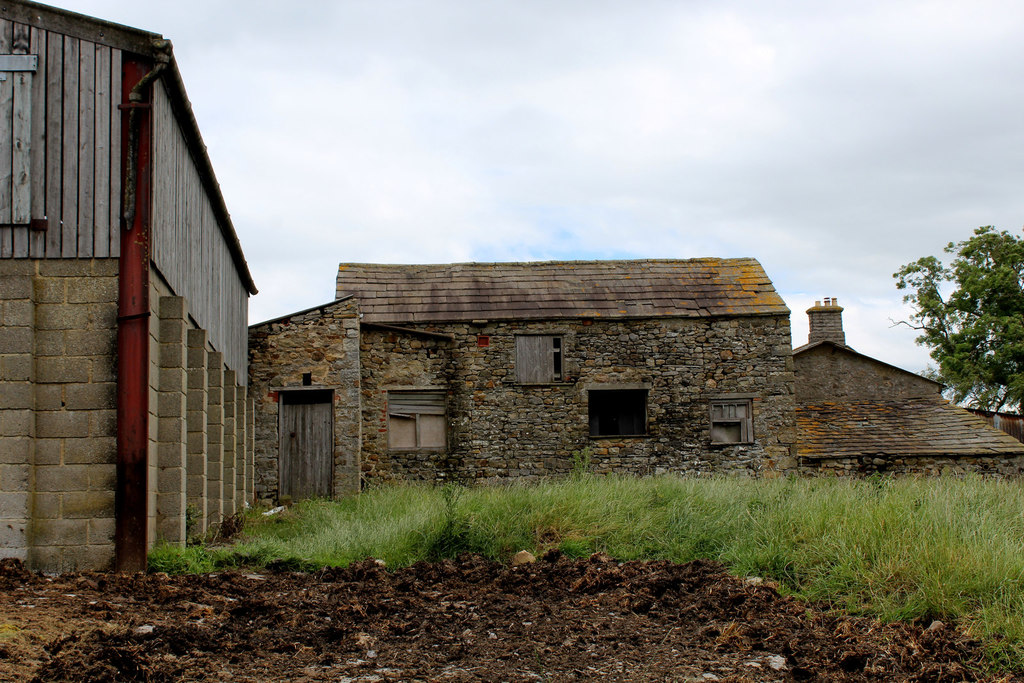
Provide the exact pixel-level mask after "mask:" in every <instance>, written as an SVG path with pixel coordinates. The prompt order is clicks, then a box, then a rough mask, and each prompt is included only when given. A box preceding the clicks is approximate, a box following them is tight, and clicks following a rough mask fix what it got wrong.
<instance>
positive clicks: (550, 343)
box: [516, 334, 562, 384]
mask: <svg viewBox="0 0 1024 683" xmlns="http://www.w3.org/2000/svg"><path fill="white" fill-rule="evenodd" d="M516 381H517V382H519V383H520V384H548V383H551V382H560V381H562V338H561V337H558V336H552V335H540V334H536V335H520V336H518V337H516Z"/></svg>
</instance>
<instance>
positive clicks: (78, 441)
mask: <svg viewBox="0 0 1024 683" xmlns="http://www.w3.org/2000/svg"><path fill="white" fill-rule="evenodd" d="M116 302H117V261H116V260H115V259H94V260H86V259H80V260H59V261H58V260H51V261H29V260H3V261H0V305H2V316H3V318H2V321H0V437H2V439H3V448H0V556H14V557H20V558H23V559H26V560H28V562H29V564H30V566H32V567H33V568H34V569H40V570H44V571H65V570H70V569H76V568H87V569H103V568H106V567H109V566H110V565H111V563H112V560H113V552H114V546H113V533H114V484H115V477H116V471H115V469H116V465H115V458H116V411H115V397H116V383H115V372H116V368H115V365H114V347H115V344H116V336H117V332H116V324H117V303H116Z"/></svg>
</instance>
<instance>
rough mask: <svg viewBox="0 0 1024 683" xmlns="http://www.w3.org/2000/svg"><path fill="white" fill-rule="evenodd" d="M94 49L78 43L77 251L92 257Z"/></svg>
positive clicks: (84, 42)
mask: <svg viewBox="0 0 1024 683" xmlns="http://www.w3.org/2000/svg"><path fill="white" fill-rule="evenodd" d="M95 109H96V46H95V44H94V43H90V42H88V41H85V40H83V41H81V43H80V44H79V55H78V200H77V202H78V216H77V218H76V219H75V221H76V223H77V225H78V248H77V250H76V251H77V253H76V256H79V257H83V256H86V257H91V256H92V255H93V246H92V245H93V218H94V215H93V211H94V209H95V206H94V205H93V198H94V191H95V187H94V183H95V175H94V171H95V168H96V112H95Z"/></svg>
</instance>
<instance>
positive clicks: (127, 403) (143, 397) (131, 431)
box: [114, 54, 153, 572]
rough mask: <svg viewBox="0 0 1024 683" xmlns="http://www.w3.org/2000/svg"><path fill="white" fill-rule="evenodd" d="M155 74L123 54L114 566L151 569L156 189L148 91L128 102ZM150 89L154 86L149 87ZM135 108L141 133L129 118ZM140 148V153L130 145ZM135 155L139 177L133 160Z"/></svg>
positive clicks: (144, 65) (124, 568) (140, 569)
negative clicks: (130, 198)
mask: <svg viewBox="0 0 1024 683" xmlns="http://www.w3.org/2000/svg"><path fill="white" fill-rule="evenodd" d="M151 68H152V64H151V63H144V62H142V61H139V60H138V59H137V58H133V57H131V56H129V55H127V54H126V55H125V56H124V61H123V66H122V70H123V74H122V83H123V87H122V96H121V102H122V103H124V104H123V105H122V111H121V150H122V152H121V184H122V200H121V201H122V211H121V215H122V218H121V253H120V262H119V273H118V299H117V494H116V497H115V515H116V526H115V531H114V546H115V552H116V568H117V571H121V572H132V571H145V569H146V552H147V550H148V547H147V545H148V544H147V530H148V526H149V520H148V491H149V470H148V468H149V458H148V453H149V256H150V235H149V230H150V207H151V191H152V155H151V153H150V152H151V150H150V146H151V140H152V133H153V131H152V116H151V109H150V102H151V100H150V96H149V93H148V92H146V93H144V96H145V101H144V102H136V103H131V102H129V93H130V92H131V91H132V88H134V87H135V85H136V84H137V83H139V81H140V80H142V78H143V76H145V75H146V73H148V72H149V71H150V70H151ZM146 90H147V91H148V88H147V89H146ZM133 110H134V117H135V118H136V119H137V120H136V121H135V122H134V126H135V134H134V135H132V131H131V130H130V128H131V127H132V123H131V118H132V113H133ZM132 145H134V146H135V149H134V150H132V149H130V147H131V146H132ZM132 153H134V154H136V155H137V157H136V159H137V163H136V164H135V165H134V168H135V178H134V179H132V178H128V177H127V175H128V174H129V173H131V170H130V168H129V167H130V166H131V164H129V163H128V156H129V155H130V154H132ZM126 187H127V188H128V189H129V192H130V191H131V189H132V188H133V187H134V194H135V202H134V205H135V210H134V212H133V213H134V215H133V216H129V218H130V224H129V221H127V220H126V219H125V216H124V214H125V211H124V203H125V191H124V188H126Z"/></svg>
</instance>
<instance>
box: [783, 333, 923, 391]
mask: <svg viewBox="0 0 1024 683" xmlns="http://www.w3.org/2000/svg"><path fill="white" fill-rule="evenodd" d="M793 362H794V367H795V370H796V393H797V396H798V397H799V400H800V401H801V402H802V403H813V402H815V401H857V400H865V399H884V400H892V399H896V398H915V397H924V396H935V395H937V394H939V393H940V390H941V388H942V387H941V385H939V384H938V383H936V382H932V381H931V380H927V379H925V378H924V377H920V376H918V375H915V374H914V373H912V372H907V371H906V370H901V369H900V368H896V367H893V366H891V365H887V364H885V363H881V362H879V361H876V360H874V359H872V358H869V357H867V356H863V355H861V354H859V353H855V352H852V351H848V350H846V349H843V348H841V347H838V346H834V345H832V344H822V345H820V346H816V347H814V348H810V349H807V350H806V351H801V352H800V353H797V354H795V355H794V357H793Z"/></svg>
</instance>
